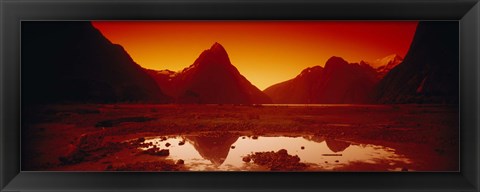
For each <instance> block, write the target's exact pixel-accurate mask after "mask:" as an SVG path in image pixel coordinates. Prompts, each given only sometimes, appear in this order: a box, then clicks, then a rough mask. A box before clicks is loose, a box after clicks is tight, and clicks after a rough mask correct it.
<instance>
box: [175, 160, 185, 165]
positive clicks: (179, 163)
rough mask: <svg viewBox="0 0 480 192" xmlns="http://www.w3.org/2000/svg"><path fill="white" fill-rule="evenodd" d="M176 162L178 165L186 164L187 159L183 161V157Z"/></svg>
mask: <svg viewBox="0 0 480 192" xmlns="http://www.w3.org/2000/svg"><path fill="white" fill-rule="evenodd" d="M176 164H177V165H183V164H185V161H183V159H179V160H178V161H177V163H176Z"/></svg>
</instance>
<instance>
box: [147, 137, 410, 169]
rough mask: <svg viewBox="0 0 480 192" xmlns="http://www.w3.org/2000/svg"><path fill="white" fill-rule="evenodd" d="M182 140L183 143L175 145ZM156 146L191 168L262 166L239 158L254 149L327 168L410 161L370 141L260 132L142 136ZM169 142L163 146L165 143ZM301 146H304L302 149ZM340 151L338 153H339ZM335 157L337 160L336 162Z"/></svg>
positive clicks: (170, 157) (252, 167)
mask: <svg viewBox="0 0 480 192" xmlns="http://www.w3.org/2000/svg"><path fill="white" fill-rule="evenodd" d="M181 141H186V142H185V144H184V145H179V143H180V142H181ZM145 142H152V143H153V144H155V145H157V146H158V147H159V148H160V149H165V148H168V149H170V155H169V156H168V157H167V158H168V159H173V160H178V159H183V160H184V161H185V165H186V166H187V167H188V168H190V169H191V170H204V171H205V170H206V171H209V170H212V171H214V170H237V171H242V170H243V171H246V170H265V168H262V167H259V166H257V165H255V164H253V163H245V162H243V161H242V158H243V157H244V156H246V155H248V154H251V153H254V152H267V151H275V152H276V151H278V150H280V149H286V150H287V151H288V154H290V155H298V156H299V157H300V159H301V162H304V163H308V164H313V166H314V167H313V168H314V169H315V168H317V169H326V170H331V169H334V168H339V167H342V166H346V165H349V164H350V163H353V162H362V163H371V164H376V163H379V162H380V161H382V163H385V162H388V167H390V169H391V170H399V169H401V168H400V167H398V166H396V165H397V163H400V164H410V163H411V161H410V160H409V159H407V158H405V157H403V156H402V155H398V154H396V153H395V150H394V149H391V148H386V147H382V146H377V145H370V144H366V145H365V144H350V143H347V142H343V141H336V140H329V139H326V140H325V139H324V138H322V137H314V136H304V137H285V136H275V137H273V136H260V137H258V138H256V139H253V138H252V137H248V136H240V137H238V136H232V135H227V136H213V137H209V136H169V137H168V138H167V140H165V141H162V140H161V137H152V138H146V141H145ZM166 143H170V144H171V146H169V147H166V146H165V144H166ZM231 146H234V148H231ZM302 147H304V149H302ZM340 155H341V156H340ZM337 161H338V162H337Z"/></svg>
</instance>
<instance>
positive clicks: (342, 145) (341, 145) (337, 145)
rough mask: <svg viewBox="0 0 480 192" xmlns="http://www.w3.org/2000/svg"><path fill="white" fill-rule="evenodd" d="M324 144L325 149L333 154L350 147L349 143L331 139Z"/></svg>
mask: <svg viewBox="0 0 480 192" xmlns="http://www.w3.org/2000/svg"><path fill="white" fill-rule="evenodd" d="M325 143H326V144H327V147H328V148H329V149H330V150H332V151H333V152H335V153H337V152H342V151H344V150H345V149H346V148H348V147H349V146H350V143H347V142H343V141H337V140H332V139H327V140H326V141H325Z"/></svg>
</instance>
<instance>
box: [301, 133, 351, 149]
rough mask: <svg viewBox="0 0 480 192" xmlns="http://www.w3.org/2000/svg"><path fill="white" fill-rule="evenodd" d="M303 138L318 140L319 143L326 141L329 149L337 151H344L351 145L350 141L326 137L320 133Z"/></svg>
mask: <svg viewBox="0 0 480 192" xmlns="http://www.w3.org/2000/svg"><path fill="white" fill-rule="evenodd" d="M303 138H305V139H306V140H309V141H314V142H317V143H322V142H325V144H326V145H327V147H328V149H330V150H331V151H333V152H335V153H338V152H342V151H344V150H345V149H347V148H348V147H349V146H350V143H348V142H344V141H338V140H334V139H325V137H324V136H320V135H313V136H309V137H303Z"/></svg>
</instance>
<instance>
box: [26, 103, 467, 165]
mask: <svg viewBox="0 0 480 192" xmlns="http://www.w3.org/2000/svg"><path fill="white" fill-rule="evenodd" d="M22 113H23V114H22V170H23V171H188V170H195V171H196V170H198V171H270V170H271V171H457V170H458V168H459V166H458V159H459V150H458V148H459V139H458V138H459V119H458V107H456V106H443V105H323V106H322V105H318V106H301V105H300V106H258V105H252V106H240V105H142V104H111V105H103V104H101V105H97V104H88V105H85V104H81V105H80V104H78V105H52V106H39V107H36V108H30V109H26V110H23V111H22ZM272 139H279V140H272ZM277 141H278V142H277ZM297 145H298V146H297ZM377 149H378V150H377ZM380 149H381V150H380ZM362 150H365V152H366V151H369V153H364V151H362ZM356 156H358V158H357V157H356ZM360 156H361V158H360ZM302 158H303V159H302Z"/></svg>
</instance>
